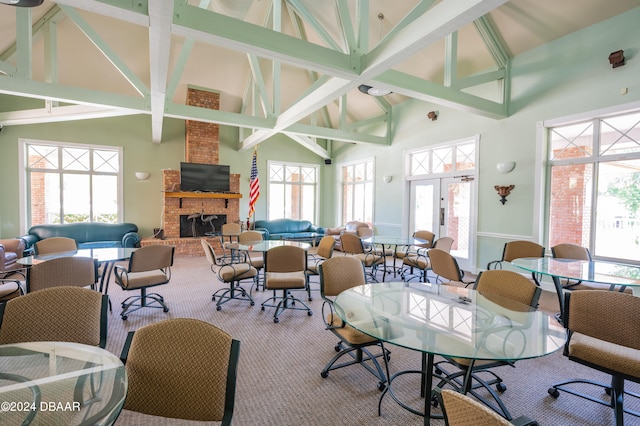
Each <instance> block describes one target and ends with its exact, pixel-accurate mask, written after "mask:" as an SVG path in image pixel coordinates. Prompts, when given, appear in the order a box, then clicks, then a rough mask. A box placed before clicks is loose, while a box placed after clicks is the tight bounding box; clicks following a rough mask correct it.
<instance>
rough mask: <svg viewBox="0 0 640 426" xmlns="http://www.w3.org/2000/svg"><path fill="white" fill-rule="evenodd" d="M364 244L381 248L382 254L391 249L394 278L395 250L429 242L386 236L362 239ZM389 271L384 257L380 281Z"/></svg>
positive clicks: (395, 271)
mask: <svg viewBox="0 0 640 426" xmlns="http://www.w3.org/2000/svg"><path fill="white" fill-rule="evenodd" d="M362 241H363V242H364V243H368V244H375V245H378V246H380V247H382V250H383V252H384V251H385V249H386V248H389V249H391V251H392V252H393V257H394V265H393V266H392V268H393V269H392V272H393V276H394V278H395V276H396V274H397V272H398V270H397V269H396V267H395V257H396V250H397V249H398V247H410V246H420V245H422V244H428V243H429V241H427V240H423V239H421V238H414V237H394V236H387V235H373V236H371V237H366V238H362ZM388 271H389V266H388V265H387V257H386V256H385V259H384V264H383V273H382V281H384V279H385V277H386V275H387V272H388Z"/></svg>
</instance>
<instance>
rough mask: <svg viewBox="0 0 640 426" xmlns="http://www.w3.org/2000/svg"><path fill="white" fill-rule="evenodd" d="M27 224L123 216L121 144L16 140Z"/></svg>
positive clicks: (110, 220)
mask: <svg viewBox="0 0 640 426" xmlns="http://www.w3.org/2000/svg"><path fill="white" fill-rule="evenodd" d="M21 144H22V145H23V146H22V147H21V149H22V150H23V152H24V162H23V167H24V176H25V184H26V185H25V187H26V199H25V202H26V206H25V207H26V208H25V211H26V213H27V214H26V217H27V222H28V223H27V227H30V226H32V225H37V224H48V223H73V222H107V223H117V222H121V221H122V195H121V194H122V190H121V181H122V148H114V147H102V146H94V145H83V144H71V143H55V142H44V141H21Z"/></svg>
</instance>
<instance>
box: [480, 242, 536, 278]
mask: <svg viewBox="0 0 640 426" xmlns="http://www.w3.org/2000/svg"><path fill="white" fill-rule="evenodd" d="M544 253H545V248H544V246H541V245H540V244H538V243H534V242H533V241H526V240H515V241H507V242H506V243H504V248H503V249H502V257H501V258H500V260H492V261H491V262H489V263H487V270H489V269H502V265H503V263H505V262H511V261H513V260H515V259H520V258H523V257H544ZM531 278H532V279H533V280H534V281H535V283H536V284H537V285H540V277H539V276H537V275H536V274H535V273H533V272H532V273H531Z"/></svg>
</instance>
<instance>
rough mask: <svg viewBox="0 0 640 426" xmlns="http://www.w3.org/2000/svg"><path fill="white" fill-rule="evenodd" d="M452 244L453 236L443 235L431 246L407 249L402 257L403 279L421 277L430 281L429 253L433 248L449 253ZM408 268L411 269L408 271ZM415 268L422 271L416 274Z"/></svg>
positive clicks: (409, 279)
mask: <svg viewBox="0 0 640 426" xmlns="http://www.w3.org/2000/svg"><path fill="white" fill-rule="evenodd" d="M424 232H429V231H424ZM452 246H453V238H451V237H441V238H438V239H437V240H435V241H434V242H433V245H432V246H430V247H415V248H414V249H412V250H410V251H407V253H406V255H405V256H404V257H403V258H402V265H403V268H402V270H401V271H400V276H401V277H402V281H411V280H412V279H414V278H419V279H420V280H421V281H422V282H425V283H426V282H429V279H428V278H427V273H428V272H429V271H430V270H431V261H430V260H429V256H428V255H427V253H428V252H429V250H430V249H431V248H437V249H440V250H442V251H445V252H447V253H449V252H450V251H451V247H452ZM407 269H408V270H409V271H407ZM414 269H417V270H418V271H420V272H419V273H417V274H414V273H413V270H414ZM407 277H409V278H407Z"/></svg>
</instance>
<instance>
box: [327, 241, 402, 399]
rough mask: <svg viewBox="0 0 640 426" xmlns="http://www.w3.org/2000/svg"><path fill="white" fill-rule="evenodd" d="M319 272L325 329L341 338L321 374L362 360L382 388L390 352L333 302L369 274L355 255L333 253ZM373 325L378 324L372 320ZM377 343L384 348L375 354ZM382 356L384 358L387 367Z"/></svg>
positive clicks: (384, 384)
mask: <svg viewBox="0 0 640 426" xmlns="http://www.w3.org/2000/svg"><path fill="white" fill-rule="evenodd" d="M329 238H332V237H329ZM332 239H333V238H332ZM318 273H319V275H320V294H321V296H322V299H323V303H322V319H323V320H324V324H325V329H326V330H329V331H331V332H332V333H333V334H334V335H335V336H336V337H338V339H340V340H339V342H338V343H337V344H336V346H335V351H336V352H337V353H336V354H335V355H334V356H333V358H331V360H330V361H329V362H328V363H327V364H326V365H325V366H324V368H323V369H322V371H321V372H320V376H321V377H323V378H327V377H328V376H329V371H333V370H337V369H339V368H344V367H348V366H350V365H354V364H360V365H362V366H363V367H364V368H365V369H366V370H367V371H368V372H369V373H371V374H373V376H374V377H376V378H377V379H378V389H379V390H384V388H385V386H386V383H387V377H389V366H388V364H387V360H388V358H389V354H390V352H389V351H388V350H387V349H385V347H384V344H383V343H382V341H381V340H379V339H376V338H373V337H371V336H369V335H367V334H365V333H363V332H361V331H359V330H356V329H355V328H353V327H351V326H350V325H348V324H346V323H345V322H344V321H343V320H342V319H341V318H340V317H339V316H338V314H337V313H336V312H335V309H334V306H333V302H334V299H335V298H336V296H338V294H340V293H341V292H342V291H344V290H347V289H349V288H353V287H356V286H359V285H364V284H366V281H367V280H366V274H365V270H364V266H363V264H362V262H361V261H360V260H359V259H357V258H355V257H349V256H338V257H332V258H330V259H327V260H325V261H324V262H322V263H321V264H320V265H319V266H318ZM372 326H374V325H373V324H372ZM376 346H377V347H379V349H380V352H378V353H377V354H375V355H374V354H373V353H372V352H371V350H370V349H371V348H373V347H376ZM345 355H349V356H350V359H349V360H348V361H344V362H342V363H339V364H336V363H337V362H338V360H340V359H341V358H342V357H344V356H345ZM378 358H382V359H383V360H384V365H385V370H384V371H383V370H382V367H381V366H380V363H379V362H378Z"/></svg>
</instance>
